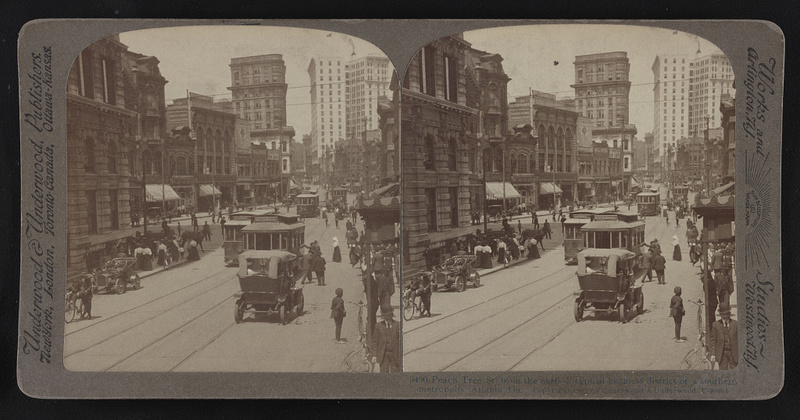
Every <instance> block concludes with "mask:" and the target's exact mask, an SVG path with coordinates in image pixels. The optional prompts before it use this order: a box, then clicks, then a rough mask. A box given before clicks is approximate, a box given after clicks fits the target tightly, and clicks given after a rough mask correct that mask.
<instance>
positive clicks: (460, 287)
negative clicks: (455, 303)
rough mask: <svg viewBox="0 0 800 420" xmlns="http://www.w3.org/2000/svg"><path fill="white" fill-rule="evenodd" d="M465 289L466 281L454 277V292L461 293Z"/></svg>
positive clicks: (460, 277) (462, 278) (461, 277)
mask: <svg viewBox="0 0 800 420" xmlns="http://www.w3.org/2000/svg"><path fill="white" fill-rule="evenodd" d="M466 288H467V279H465V278H464V277H463V276H458V277H456V292H459V293H461V292H463V291H464V290H465V289H466Z"/></svg>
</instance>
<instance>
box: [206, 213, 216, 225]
mask: <svg viewBox="0 0 800 420" xmlns="http://www.w3.org/2000/svg"><path fill="white" fill-rule="evenodd" d="M210 213H211V223H216V222H217V213H214V210H211V211H210ZM206 223H208V222H206Z"/></svg>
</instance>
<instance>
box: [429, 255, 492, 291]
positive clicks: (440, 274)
mask: <svg viewBox="0 0 800 420" xmlns="http://www.w3.org/2000/svg"><path fill="white" fill-rule="evenodd" d="M431 279H432V283H433V290H434V291H437V290H442V289H452V288H455V289H456V291H457V292H463V291H464V290H465V289H466V288H467V282H468V281H469V282H470V283H472V285H473V286H474V287H479V286H480V285H481V276H480V274H478V272H477V271H475V256H474V255H454V256H452V257H450V258H448V259H446V260H445V261H444V262H443V263H442V264H440V265H438V266H436V267H434V269H433V271H432V272H431Z"/></svg>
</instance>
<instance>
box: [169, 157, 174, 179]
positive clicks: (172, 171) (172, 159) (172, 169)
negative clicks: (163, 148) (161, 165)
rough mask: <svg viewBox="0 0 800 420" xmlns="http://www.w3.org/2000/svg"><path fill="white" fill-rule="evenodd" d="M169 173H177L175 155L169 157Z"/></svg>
mask: <svg viewBox="0 0 800 420" xmlns="http://www.w3.org/2000/svg"><path fill="white" fill-rule="evenodd" d="M169 174H170V175H175V156H170V157H169Z"/></svg>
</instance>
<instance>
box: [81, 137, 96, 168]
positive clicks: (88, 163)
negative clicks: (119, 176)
mask: <svg viewBox="0 0 800 420" xmlns="http://www.w3.org/2000/svg"><path fill="white" fill-rule="evenodd" d="M84 148H85V149H86V150H85V151H84V152H85V155H86V160H85V161H84V163H83V169H84V170H85V171H86V172H89V173H95V159H94V140H92V138H90V137H87V138H86V140H84Z"/></svg>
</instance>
